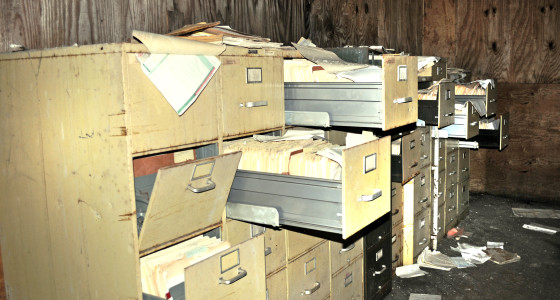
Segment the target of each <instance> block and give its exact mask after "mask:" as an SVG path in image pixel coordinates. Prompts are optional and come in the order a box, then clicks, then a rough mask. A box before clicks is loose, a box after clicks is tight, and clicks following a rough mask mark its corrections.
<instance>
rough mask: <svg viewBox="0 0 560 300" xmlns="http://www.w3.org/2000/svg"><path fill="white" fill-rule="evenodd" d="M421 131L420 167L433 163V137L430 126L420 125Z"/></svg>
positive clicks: (419, 129)
mask: <svg viewBox="0 0 560 300" xmlns="http://www.w3.org/2000/svg"><path fill="white" fill-rule="evenodd" d="M416 130H418V131H419V132H420V168H424V167H427V166H429V165H431V162H432V142H431V140H432V138H431V135H430V127H419V128H418V129H416Z"/></svg>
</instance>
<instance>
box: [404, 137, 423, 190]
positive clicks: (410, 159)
mask: <svg viewBox="0 0 560 300" xmlns="http://www.w3.org/2000/svg"><path fill="white" fill-rule="evenodd" d="M420 137H421V136H420V132H419V131H414V132H412V133H411V134H408V135H405V136H403V137H402V139H401V142H402V144H401V155H402V173H403V182H407V181H408V180H410V179H411V178H412V177H414V176H416V174H418V172H419V171H420Z"/></svg>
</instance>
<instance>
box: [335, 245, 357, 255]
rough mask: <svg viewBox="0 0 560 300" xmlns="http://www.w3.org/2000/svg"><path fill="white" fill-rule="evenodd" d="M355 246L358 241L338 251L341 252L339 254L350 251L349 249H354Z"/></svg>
mask: <svg viewBox="0 0 560 300" xmlns="http://www.w3.org/2000/svg"><path fill="white" fill-rule="evenodd" d="M354 247H356V243H352V245H350V246H348V247H346V248H342V249H340V251H338V253H339V254H342V253H344V252H348V251H350V250H352V249H354Z"/></svg>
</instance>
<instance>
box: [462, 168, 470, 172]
mask: <svg viewBox="0 0 560 300" xmlns="http://www.w3.org/2000/svg"><path fill="white" fill-rule="evenodd" d="M468 170H469V168H464V169H462V170H461V172H467V171H468Z"/></svg>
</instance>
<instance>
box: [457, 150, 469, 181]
mask: <svg viewBox="0 0 560 300" xmlns="http://www.w3.org/2000/svg"><path fill="white" fill-rule="evenodd" d="M470 153H471V152H470V150H469V149H467V148H459V165H458V167H457V171H458V172H459V180H458V181H459V182H461V181H464V180H465V179H468V178H469V177H470V156H471V155H470Z"/></svg>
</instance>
